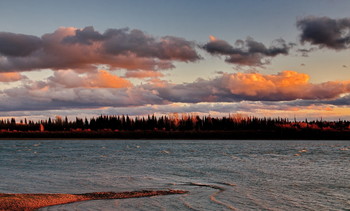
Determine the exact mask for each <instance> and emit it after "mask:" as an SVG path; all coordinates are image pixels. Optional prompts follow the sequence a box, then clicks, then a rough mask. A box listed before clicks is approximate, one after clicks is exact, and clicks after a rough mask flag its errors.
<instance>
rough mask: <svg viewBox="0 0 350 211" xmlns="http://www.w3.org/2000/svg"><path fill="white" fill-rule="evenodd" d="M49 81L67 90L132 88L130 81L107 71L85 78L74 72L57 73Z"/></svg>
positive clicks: (99, 71) (91, 74)
mask: <svg viewBox="0 0 350 211" xmlns="http://www.w3.org/2000/svg"><path fill="white" fill-rule="evenodd" d="M48 80H49V81H50V82H51V83H52V82H53V83H56V84H60V85H63V86H64V87H66V88H75V87H84V88H125V87H131V86H132V84H131V83H130V82H129V81H128V80H126V79H124V78H120V77H118V76H116V75H112V74H110V73H109V72H108V71H105V70H98V71H96V72H92V73H87V74H86V75H84V76H80V75H79V74H77V73H76V72H74V71H72V70H65V71H57V72H55V73H54V76H52V77H49V78H48Z"/></svg>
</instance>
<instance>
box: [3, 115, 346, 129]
mask: <svg viewBox="0 0 350 211" xmlns="http://www.w3.org/2000/svg"><path fill="white" fill-rule="evenodd" d="M349 128H350V122H349V121H345V120H338V121H323V120H322V119H321V120H314V121H308V120H304V121H296V120H294V121H291V120H289V119H287V118H257V117H247V116H241V115H229V116H226V117H211V116H203V117H200V116H198V115H181V116H180V115H178V114H170V115H166V116H160V117H156V116H154V115H149V116H147V117H134V118H132V117H129V116H128V115H122V116H106V115H101V116H99V117H94V118H90V119H87V118H84V119H82V118H78V117H77V118H75V120H73V121H72V120H68V118H67V117H65V118H64V119H63V118H61V117H59V116H57V117H55V118H54V119H51V118H49V119H47V120H40V121H36V122H34V121H31V120H29V121H28V120H27V119H24V120H20V121H19V122H17V121H16V119H14V118H11V119H2V120H0V130H1V131H2V132H5V131H10V132H16V131H18V132H19V131H25V132H28V131H114V132H115V131H242V130H261V131H277V130H282V129H285V130H299V131H300V130H333V131H348V130H349Z"/></svg>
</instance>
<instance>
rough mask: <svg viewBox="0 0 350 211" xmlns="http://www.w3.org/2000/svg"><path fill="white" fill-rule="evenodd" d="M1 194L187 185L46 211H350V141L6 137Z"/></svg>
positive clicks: (1, 146) (0, 156)
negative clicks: (153, 194)
mask: <svg viewBox="0 0 350 211" xmlns="http://www.w3.org/2000/svg"><path fill="white" fill-rule="evenodd" d="M0 163H1V166H0V179H1V183H0V192H7V193H86V192H96V191H114V192H121V191H134V190H143V189H162V190H165V189H168V188H170V189H182V190H188V191H189V193H188V194H184V195H169V196H156V197H150V198H136V199H123V200H97V201H85V202H78V203H72V204H67V205H58V206H53V207H49V208H43V209H41V210H349V209H350V141H230V140H225V141H218V140H215V141H209V140H0Z"/></svg>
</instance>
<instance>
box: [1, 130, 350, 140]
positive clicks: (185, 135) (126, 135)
mask: <svg viewBox="0 0 350 211" xmlns="http://www.w3.org/2000/svg"><path fill="white" fill-rule="evenodd" d="M0 139H170V140H171V139H194V140H195V139H198V140H202V139H203V140H350V131H334V130H235V131H162V130H157V131H148V130H145V131H142V130H138V131H44V132H39V131H32V132H11V131H10V132H0Z"/></svg>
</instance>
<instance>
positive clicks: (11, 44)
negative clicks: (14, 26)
mask: <svg viewBox="0 0 350 211" xmlns="http://www.w3.org/2000/svg"><path fill="white" fill-rule="evenodd" d="M41 47H42V42H41V39H40V38H38V37H35V36H31V35H25V34H15V33H10V32H0V55H2V56H19V57H24V56H28V55H30V54H31V53H33V52H34V51H36V50H38V49H39V48H41Z"/></svg>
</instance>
